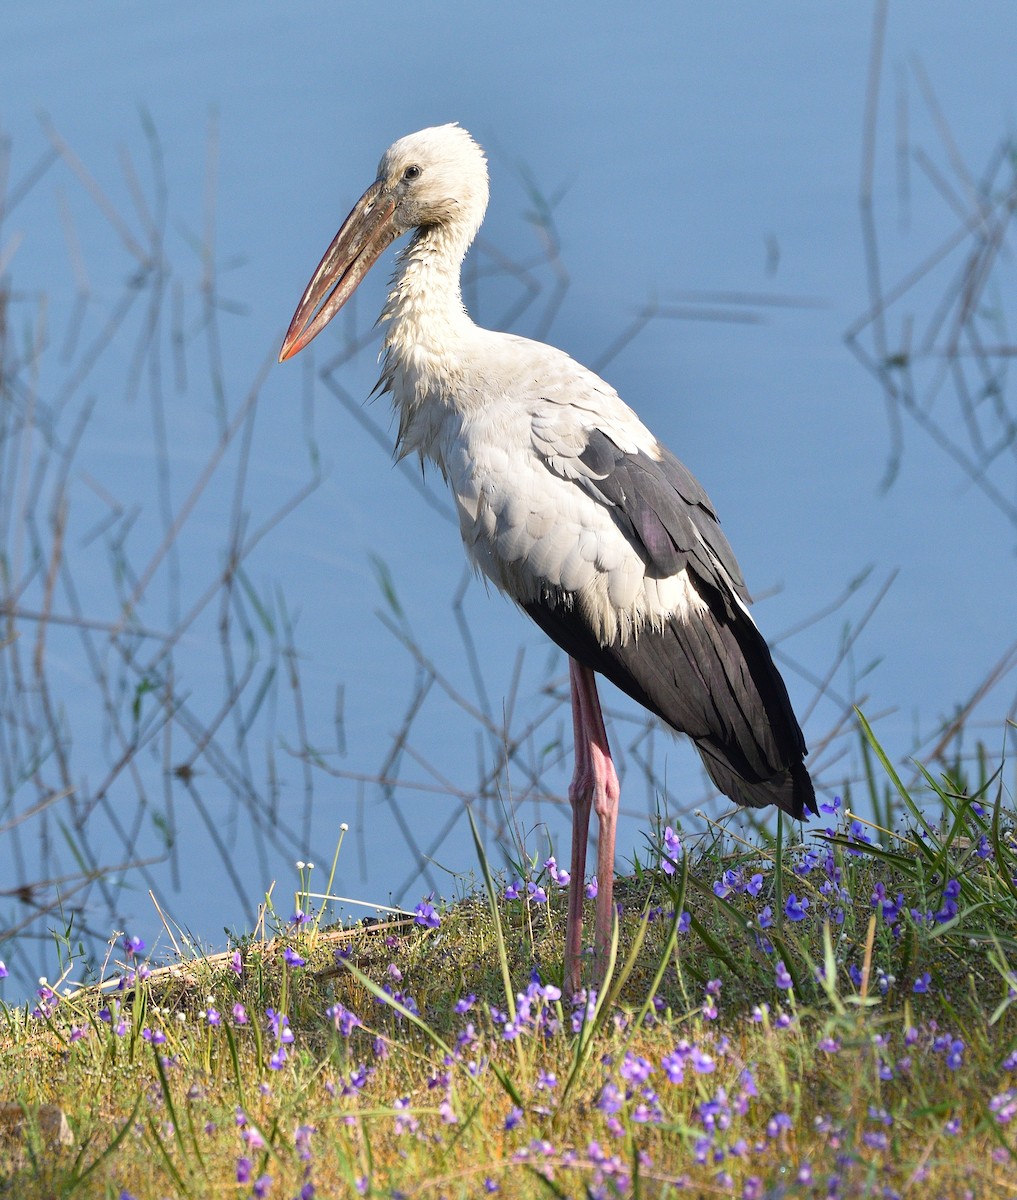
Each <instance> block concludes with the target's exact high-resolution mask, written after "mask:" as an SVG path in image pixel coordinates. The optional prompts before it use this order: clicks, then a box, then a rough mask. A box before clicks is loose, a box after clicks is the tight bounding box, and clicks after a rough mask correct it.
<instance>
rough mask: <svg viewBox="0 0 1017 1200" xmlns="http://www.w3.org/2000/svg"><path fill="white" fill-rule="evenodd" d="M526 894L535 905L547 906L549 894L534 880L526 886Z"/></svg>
mask: <svg viewBox="0 0 1017 1200" xmlns="http://www.w3.org/2000/svg"><path fill="white" fill-rule="evenodd" d="M526 892H527V895H528V896H529V898H530V899H531V900H532V901H533V903H534V904H546V903H547V892H545V891H544V889H543V888H542V887H541V886H540V884H538V883H534V882H533V881H532V880H531V881H530V882H529V883H528V884H527V885H526Z"/></svg>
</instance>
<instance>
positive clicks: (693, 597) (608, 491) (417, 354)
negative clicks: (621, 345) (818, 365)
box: [279, 125, 816, 991]
mask: <svg viewBox="0 0 1017 1200" xmlns="http://www.w3.org/2000/svg"><path fill="white" fill-rule="evenodd" d="M487 199H488V178H487V162H486V160H485V157H484V153H483V151H482V150H481V148H480V147H479V146H478V145H477V143H476V142H474V140H473V139H472V137H470V135H469V134H468V133H467V132H466V131H465V130H464V129H460V128H459V126H458V125H440V126H437V127H435V128H432V129H423V130H421V131H420V132H419V133H413V134H410V135H409V136H408V137H404V138H400V139H399V141H397V142H395V143H394V144H393V145H392V146H390V147H389V149H388V150H387V151H386V152H385V154H384V156H383V157H382V160H381V163H380V165H379V167H378V176H377V178H376V179H375V181H374V183H372V184H371V186H370V187H369V188H368V189H367V191H366V192H365V193H364V194H363V196H362V197H361V198H360V200H358V201H357V203H356V205H355V206H354V208H353V211H352V212H351V213H350V215H349V216H348V217H347V218H346V220H345V222H344V223H343V225H342V228H341V229H340V230H339V232H338V233H337V234H336V236H335V239H334V240H333V242H332V244H331V245H330V246H329V248H328V250H327V251H326V252H325V257H324V258H323V259H322V260H321V263H320V264H319V266H318V269H317V270H316V271H315V272H314V275H313V276H312V278H311V281H310V283H309V284H308V285H307V289H306V291H305V292H304V295H303V298H302V299H301V301H300V303H299V305H298V306H297V310H296V312H295V313H294V315H293V320H292V322H291V323H290V327H289V330H288V332H287V334H286V340H285V341H284V342H283V346H282V350H281V352H280V355H279V359H280V361H283V360H285V359H287V358H290V357H291V356H292V355H294V354H296V353H297V352H298V351H299V350H301V349H302V348H303V347H304V346H306V345H307V343H308V342H310V341H311V339H312V338H314V337H316V336H317V334H319V333H320V332H321V330H322V329H324V327H325V326H326V325H327V324H328V322H329V321H330V320H331V319H332V317H334V316H335V314H336V313H337V312H338V311H339V309H340V308H341V307H342V306H343V305H344V304H345V303H346V301H347V300H348V299H349V298H350V296H351V295H352V294H353V291H354V290H355V288H356V287H357V285H358V284H359V283H360V281H361V280H362V279H363V278H364V276H365V275H366V274H367V272H368V270H369V269H370V268H371V266H372V265H373V263H374V262H375V261H376V260H377V258H378V257H379V255H380V254H381V253H382V251H383V250H384V249H385V248H386V247H387V246H388V245H389V244H390V243H391V242H393V241H395V240H396V238H398V237H400V236H401V235H402V234H404V233H410V232H411V231H412V237H411V238H410V241H409V243H408V244H407V245H406V247H405V249H404V250H403V251H402V253H401V255H400V256H399V260H398V270H397V271H396V274H395V277H394V280H393V283H392V287H391V290H390V292H389V294H388V300H387V301H386V303H385V307H384V309H383V311H382V314H381V320H382V322H384V323H385V326H386V333H385V349H384V362H383V369H382V375H381V381H380V385H379V386H380V387H381V388H382V389H383V390H384V391H387V392H389V393H390V394H391V396H392V401H393V403H394V406H395V409H396V411H397V413H398V416H399V435H398V441H397V454H398V456H399V457H402V456H404V455H407V454H410V453H412V452H414V451H415V452H416V453H417V454H419V455H420V458H421V460H422V461H423V460H425V459H430V460H431V461H432V462H433V463H434V464H435V465H436V466H437V468H438V470H439V471H440V472H441V474H442V476H443V478H444V479H445V481H446V483H447V484H448V485H449V487H450V488H451V490H452V494H453V496H454V497H455V503H456V509H457V511H458V514H459V526H460V530H461V532H462V537H463V543H464V545H465V547H466V553H467V555H468V556H469V558H470V559H471V561H472V563H473V565H474V566H475V567H476V568H477V570H478V571H480V572H482V573H483V575H485V576H486V577H487V578H488V579H489V580H491V581H492V582H493V583H494V584H495V585H496V586H497V587H499V588H500V589H501V590H502V591H503V592H505V593H506V594H507V595H508V596H510V597H511V598H512V599H513V600H514V601H515V602H516V603H517V604H518V605H519V606H520V607H521V608H523V609H524V610H525V611H526V612H527V613H528V614H529V615H530V616H531V617H532V618H533V619H534V620H535V621H536V622H537V624H538V625H539V626H540V627H541V629H543V630H544V632H545V633H546V634H547V635H548V636H549V637H550V638H551V639H552V640H553V641H555V642H557V644H558V645H559V646H560V647H561V648H562V649H563V650H564V651H565V652H566V654H568V655H569V679H570V682H571V690H572V717H573V724H574V729H575V773H574V775H573V778H572V782H571V785H570V787H569V801H570V803H571V805H572V809H573V830H572V862H571V876H572V877H571V883H570V893H569V906H568V919H567V924H566V931H565V970H564V978H565V983H566V986H568V987H571V988H572V989H573V991H576V990H578V988H579V986H580V979H581V958H580V955H581V951H582V913H583V892H584V879H585V870H586V844H587V838H588V833H589V822H590V810H591V807H592V808H593V809H594V810H595V811H596V813H597V817H598V820H599V822H600V830H599V833H600V837H599V844H598V856H597V877H598V883H599V891H598V895H597V906H596V933H595V942H594V949H595V954H596V963H597V975H598V977H599V976H600V975H602V972H603V969H604V964H605V962H606V952H607V950H608V947H609V945H610V940H611V933H612V922H613V918H614V911H613V909H614V906H613V900H612V891H613V880H614V852H615V828H616V823H617V813H618V798H619V787H618V776H617V774H616V773H615V769H614V765H613V763H612V761H611V751H610V747H609V746H608V741H607V733H606V731H605V728H604V719H603V716H602V714H601V709H600V702H599V699H598V697H597V685H596V675H595V672H600V674H602V675H605V676H606V677H607V678H608V679H610V680H611V681H612V683H614V684H616V685H617V686H618V687H619V688H621V690H622V691H623V692H626V693H627V694H628V695H629V696H631V697H633V699H635V700H637V701H638V702H639V703H640V704H642V705H643V706H644V707H645V708H647V709H649V710H650V712H652V713H655V714H656V715H657V716H658V717H660V718H661V720H663V721H665V722H666V723H667V724H668V725H670V726H671V727H672V729H675V730H678V731H679V732H681V733H686V734H688V735H689V737H691V738H692V740H693V741H694V742H695V745H696V748H697V749H698V751H699V753H700V755H701V756H702V759H703V763H704V765H705V767H706V770H707V772H708V774H709V775H710V778H711V779H712V780H713V782H714V783H715V784H716V786H717V787H718V788H719V789H720V790H721V791H722V792H724V793H725V794H726V795H728V796H730V797H731V798H732V799H733V800H736V801H737V802H738V803H739V804H743V805H748V806H750V807H752V808H762V807H765V806H766V805H770V804H775V805H777V806H778V807H780V808H782V809H784V810H785V811H786V812H788V813H790V814H791V815H792V816H794V817H798V818H802V817H804V815H805V810H806V809H810V810H811V811H812V812H816V800H815V792H814V791H813V787H812V781H811V779H810V778H809V773H808V771H807V770H806V768H805V766H804V764H803V762H802V759H803V758H804V756H805V753H806V747H805V740H804V738H803V736H802V732H801V729H800V727H799V725H798V722H797V720H796V719H795V715H794V712H793V711H792V709H791V703H790V701H789V699H788V694H787V689H786V688H785V686H784V681H783V680H782V679H781V677H780V674H779V672H778V671H777V668H776V667H775V666H774V664H773V660H772V659H771V657H770V653H769V650H768V649H767V645H766V642H765V641H764V640H763V637H762V635H761V634H760V633H759V631H758V629H757V628H756V625H755V622H754V621H753V620H752V618H751V616H750V615H749V612H748V608H747V605H748V604H749V602H750V601H749V594H748V592H747V591H746V588H745V584H744V582H743V580H742V575H741V571H740V570H739V568H738V564H737V562H736V561H735V558H734V555H733V553H732V552H731V548H730V546H729V545H728V543H727V539H726V538H725V537H724V534H723V533H722V532H721V529H720V525H719V524H718V522H717V518H716V516H715V514H714V512H713V508H712V506H711V504H710V501H709V500H708V499H707V496H706V493H705V492H704V491H703V489H702V488H701V487H700V485H699V484H698V483H697V481H696V480H695V478H694V477H693V476H692V474H691V473H690V472H689V471H688V469H687V468H686V467H684V466H683V465H682V463H680V462H679V461H678V459H677V458H675V456H674V455H673V454H671V452H670V451H669V450H667V449H666V448H665V447H664V446H662V445H661V444H660V442H658V441H657V439H656V438H655V437H654V436H653V434H652V433H650V431H649V430H648V429H647V428H646V426H645V425H644V424H643V423H642V421H640V419H639V417H637V416H636V414H635V413H634V412H633V411H632V409H631V408H629V407H628V405H627V404H625V403H623V401H622V400H621V399H620V398H619V396H618V394H617V393H616V392H615V390H614V388H612V387H611V386H610V385H609V384H607V383H605V382H604V381H603V380H602V379H600V378H598V376H596V375H595V374H593V372H592V371H589V370H587V369H586V368H585V367H583V366H581V365H580V364H579V363H577V362H575V361H573V359H571V358H570V357H569V356H568V355H567V354H564V353H563V352H562V351H561V350H557V349H555V348H554V347H552V346H546V345H543V344H542V343H540V342H535V341H530V340H529V339H527V338H523V337H517V336H515V335H514V334H509V333H495V332H493V331H491V330H489V329H481V328H480V327H479V326H477V325H475V324H474V323H473V321H472V320H471V319H470V317H469V315H468V314H467V312H466V310H465V308H464V307H463V301H462V294H461V288H460V272H461V267H462V262H463V259H464V257H465V256H466V252H467V250H468V249H469V247H470V244H471V242H472V241H473V239H474V237H475V236H476V233H477V230H478V229H479V228H480V223H481V221H482V220H483V218H484V212H485V210H486V208H487Z"/></svg>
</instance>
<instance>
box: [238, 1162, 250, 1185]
mask: <svg viewBox="0 0 1017 1200" xmlns="http://www.w3.org/2000/svg"><path fill="white" fill-rule="evenodd" d="M253 1170H254V1163H252V1162H251V1160H250V1159H249V1158H238V1159H237V1183H250V1181H251V1172H252V1171H253Z"/></svg>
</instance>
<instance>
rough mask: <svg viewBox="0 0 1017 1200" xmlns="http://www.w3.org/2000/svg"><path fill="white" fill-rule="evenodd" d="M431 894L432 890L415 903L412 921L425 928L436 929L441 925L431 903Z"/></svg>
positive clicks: (439, 918)
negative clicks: (414, 913) (414, 914)
mask: <svg viewBox="0 0 1017 1200" xmlns="http://www.w3.org/2000/svg"><path fill="white" fill-rule="evenodd" d="M433 896H434V892H432V893H431V894H430V895H429V896H425V897H424V899H423V900H421V902H420V903H419V904H418V905H417V908H416V916H415V917H414V921H415V922H416V923H417V924H418V925H423V926H424V927H425V928H426V929H437V928H438V927H439V926H440V925H441V917H439V916H438V914H437V913H436V912H435V909H434V905H433V904H432V903H431V899H432V898H433Z"/></svg>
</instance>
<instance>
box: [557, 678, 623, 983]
mask: <svg viewBox="0 0 1017 1200" xmlns="http://www.w3.org/2000/svg"><path fill="white" fill-rule="evenodd" d="M569 682H570V684H571V688H572V727H573V731H574V734H575V757H576V767H575V772H574V774H573V776H572V783H571V784H570V786H569V801H570V803H571V805H572V880H571V884H570V886H569V912H568V920H567V922H566V925H565V984H566V987H567V988H569V989H571V991H573V992H576V991H578V990H579V987H580V984H581V973H582V972H581V963H580V954H581V952H582V943H583V895H584V889H585V876H586V843H587V839H588V837H589V830H590V809H591V808H592V809H593V810H594V811H595V812H596V814H597V819H598V821H599V823H600V831H599V837H598V840H597V884H598V888H597V914H596V926H595V938H594V949H595V952H596V979H597V982H598V984H599V983H600V981H601V979H602V978H603V972H604V969H605V967H606V964H607V953H608V950H609V949H610V945H611V925H612V922H613V920H614V843H615V832H616V829H617V825H618V800H619V797H620V795H621V789H620V788H619V786H618V775H617V773H616V772H615V769H614V763H613V762H612V761H611V748H610V746H609V745H608V742H607V730H606V729H605V728H604V716H603V713H602V712H601V711H600V699H599V698H598V696H597V679H596V676H595V675H594V673H593V671H591V670H590V668H589V667H584V666H583V665H582V664H581V663H578V662H576V660H575V659H574V658H570V659H569Z"/></svg>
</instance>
